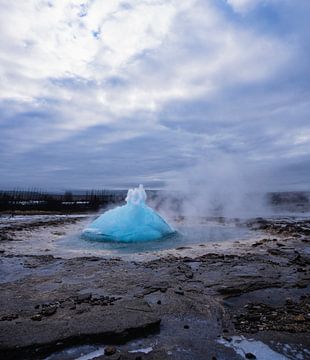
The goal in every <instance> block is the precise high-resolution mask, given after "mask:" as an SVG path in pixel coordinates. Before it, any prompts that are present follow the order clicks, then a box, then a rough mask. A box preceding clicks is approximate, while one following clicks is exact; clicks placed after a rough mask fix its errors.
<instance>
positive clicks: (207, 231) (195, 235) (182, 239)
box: [61, 222, 253, 255]
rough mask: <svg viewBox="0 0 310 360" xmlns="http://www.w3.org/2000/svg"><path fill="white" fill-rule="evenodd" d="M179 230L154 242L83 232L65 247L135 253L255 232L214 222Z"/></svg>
mask: <svg viewBox="0 0 310 360" xmlns="http://www.w3.org/2000/svg"><path fill="white" fill-rule="evenodd" d="M175 229H176V232H175V233H173V234H171V235H168V236H165V237H162V238H160V239H157V240H153V241H149V240H146V241H141V239H139V240H138V241H136V242H135V241H131V242H118V241H102V239H101V241H96V240H90V239H87V238H85V237H83V236H81V234H76V235H72V236H70V237H66V238H64V239H63V240H61V246H62V247H64V248H66V249H73V250H107V251H109V252H111V251H112V252H113V253H115V255H118V254H126V253H127V254H129V253H130V254H133V253H143V252H154V251H159V250H166V249H174V248H177V247H182V246H191V245H200V244H207V243H216V242H223V241H236V240H245V239H248V238H250V237H253V231H251V230H250V229H249V228H247V227H246V226H239V225H235V224H221V223H215V222H210V223H206V224H176V225H175Z"/></svg>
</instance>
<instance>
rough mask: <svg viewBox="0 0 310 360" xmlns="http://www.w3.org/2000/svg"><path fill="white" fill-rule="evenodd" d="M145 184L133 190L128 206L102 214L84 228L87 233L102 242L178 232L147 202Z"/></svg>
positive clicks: (151, 237) (156, 236)
mask: <svg viewBox="0 0 310 360" xmlns="http://www.w3.org/2000/svg"><path fill="white" fill-rule="evenodd" d="M146 198H147V196H146V192H145V190H144V188H143V185H139V187H138V188H135V189H129V190H128V193H127V197H126V203H127V204H126V205H123V206H118V207H116V208H115V209H112V210H109V211H107V212H105V213H104V214H102V215H101V216H99V218H97V219H96V220H95V221H94V222H92V223H91V224H90V225H89V227H88V228H87V229H85V230H84V231H83V236H84V237H86V238H88V239H91V240H101V241H122V242H134V241H148V240H156V239H160V238H163V237H165V236H168V235H170V234H173V233H175V230H174V229H173V228H172V227H171V226H170V225H169V224H168V223H167V222H166V221H165V220H164V219H163V218H162V217H161V216H160V215H159V214H158V213H157V212H156V211H154V210H153V209H152V208H150V207H149V206H147V205H146V204H145V201H146Z"/></svg>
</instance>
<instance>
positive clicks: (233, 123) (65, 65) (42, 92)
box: [0, 0, 310, 190]
mask: <svg viewBox="0 0 310 360" xmlns="http://www.w3.org/2000/svg"><path fill="white" fill-rule="evenodd" d="M309 16H310V1H309V0H128V1H124V0H123V1H121V0H108V1H107V0H106V1H103V0H89V1H82V0H79V1H77V0H15V1H7V0H0V165H1V170H0V186H1V187H15V186H18V187H25V186H39V187H41V188H45V189H64V188H90V187H95V188H102V187H126V186H127V185H129V184H130V185H131V184H136V183H140V182H143V183H145V184H147V185H148V186H153V187H161V186H171V184H173V183H174V181H175V179H178V178H180V177H183V176H185V174H187V173H190V172H192V171H194V170H192V169H193V167H195V166H200V169H201V167H203V166H204V164H206V169H210V168H211V169H214V168H216V167H217V166H218V167H219V168H220V167H221V166H224V165H225V164H227V163H233V164H238V167H237V169H238V171H239V170H240V171H243V172H251V173H252V174H253V176H254V177H256V176H261V177H265V178H266V179H268V184H269V185H270V187H272V188H273V189H275V190H276V189H280V190H283V189H287V190H291V189H309V180H310V117H309V114H310V66H309V64H310V42H309V33H310V22H309ZM223 158H225V161H224V163H223V164H224V165H222V159H223ZM210 164H212V166H211V167H210ZM225 166H226V165H225ZM200 173H201V171H200ZM202 173H203V171H202ZM204 176H211V174H209V173H208V171H207V170H206V173H205V174H204ZM228 176H229V174H228Z"/></svg>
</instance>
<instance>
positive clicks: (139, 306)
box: [0, 299, 160, 357]
mask: <svg viewBox="0 0 310 360" xmlns="http://www.w3.org/2000/svg"><path fill="white" fill-rule="evenodd" d="M91 309H92V308H91ZM107 309H109V310H107ZM59 313H60V309H59V311H57V315H56V314H55V315H54V316H52V317H48V318H42V319H41V321H33V320H39V318H38V317H39V316H41V315H35V316H33V317H32V320H30V319H27V318H19V321H20V323H19V325H18V326H16V324H15V323H12V322H9V323H6V324H5V325H2V324H1V323H0V351H1V352H2V353H4V354H6V356H7V357H8V356H14V354H16V353H19V352H23V351H24V349H27V348H29V347H31V346H33V345H35V346H36V347H39V346H40V347H43V348H44V347H45V348H46V347H51V346H54V345H55V344H56V343H59V342H62V344H66V343H67V344H73V343H77V344H78V343H80V342H81V340H82V339H83V341H96V340H98V339H100V341H102V342H104V341H111V340H113V341H124V340H125V339H130V338H132V337H135V336H138V335H139V334H140V335H142V334H143V335H146V334H147V333H149V332H152V331H156V330H158V328H159V324H160V318H159V317H158V316H156V315H155V314H154V312H153V311H152V309H151V308H150V307H149V306H148V305H147V304H146V303H145V302H144V301H143V300H138V299H137V300H132V301H122V302H118V303H117V304H115V305H114V306H113V307H112V308H110V307H109V308H106V307H100V308H98V307H96V308H95V310H94V311H92V310H90V311H89V312H86V313H82V314H80V315H79V316H78V317H72V316H71V315H70V313H68V312H65V310H64V309H62V313H61V314H59ZM17 347H18V348H19V350H18V351H15V349H16V348H17ZM23 348H24V349H23Z"/></svg>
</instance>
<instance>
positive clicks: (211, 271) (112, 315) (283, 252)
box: [0, 218, 310, 360]
mask: <svg viewBox="0 0 310 360" xmlns="http://www.w3.org/2000/svg"><path fill="white" fill-rule="evenodd" d="M69 221H78V220H76V219H75V220H72V219H71V220H69ZM41 225H42V224H41ZM41 225H40V226H41ZM52 226H56V227H57V224H52ZM248 226H250V227H251V228H253V229H260V230H263V231H264V232H265V234H266V236H265V237H264V238H262V239H260V240H259V241H253V242H246V243H238V242H237V243H235V244H234V245H231V247H227V248H225V249H223V248H221V249H219V250H214V248H213V249H212V250H210V248H208V247H207V246H205V245H204V244H201V246H200V248H201V251H200V254H199V255H193V256H189V255H188V252H187V249H186V248H184V249H182V248H180V249H179V255H178V256H171V255H170V256H165V257H161V258H158V259H155V260H151V261H139V262H136V261H125V260H121V259H119V258H110V259H104V258H101V257H76V258H70V259H63V258H61V257H55V256H53V255H29V254H28V255H23V254H14V253H10V252H7V251H4V250H3V251H2V252H1V254H0V255H1V257H0V283H1V284H0V291H1V292H0V357H1V358H3V359H19V358H22V359H28V358H29V359H43V358H46V357H47V356H48V355H49V354H52V353H54V354H55V353H56V352H58V351H61V350H62V349H64V348H68V347H72V346H80V345H84V344H99V345H98V346H103V347H104V351H103V353H100V352H98V353H97V355H94V357H93V358H97V359H123V360H125V359H136V360H140V359H195V360H200V359H203V360H208V359H210V360H211V359H212V360H215V359H217V360H219V359H232V360H233V359H244V358H247V359H255V358H258V355H257V354H255V351H247V350H242V351H243V352H242V351H241V352H240V351H239V352H238V351H236V348H235V347H234V346H232V344H235V339H236V336H240V335H243V336H244V337H245V338H246V339H249V338H251V339H255V340H257V341H262V342H264V343H265V344H267V345H268V347H269V348H270V349H272V351H276V352H277V353H279V354H284V355H285V356H286V358H289V359H295V358H296V359H297V358H300V359H307V358H310V351H309V349H310V340H309V339H310V336H309V331H310V292H309V277H310V276H309V275H310V273H309V264H310V251H309V243H310V220H296V219H292V218H286V219H281V220H264V219H255V220H253V221H250V222H249V223H248ZM32 230H33V229H32ZM16 231H17V232H18V229H17V230H16V229H14V227H13V228H12V227H11V228H9V229H3V228H2V231H1V237H0V238H1V239H2V241H1V243H2V244H4V243H7V242H10V241H12V239H14V236H15V233H16ZM215 249H216V248H215ZM183 253H184V255H183ZM137 339H139V340H137ZM240 339H243V338H240ZM240 341H241V340H240ZM135 342H136V343H135ZM133 344H136V346H138V347H140V350H141V351H138V350H139V349H137V350H135V352H133V351H132V348H133V346H134V345H133ZM137 344H138V345H137ZM283 344H286V345H285V346H283ZM130 351H131V352H130ZM59 354H60V355H58V358H57V359H71V358H72V357H71V358H70V357H68V356H69V355H68V354H67V353H65V352H63V353H59ZM55 359H56V357H55Z"/></svg>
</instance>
